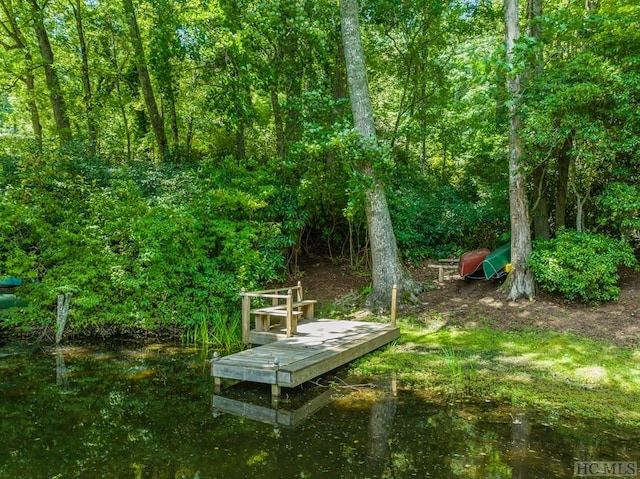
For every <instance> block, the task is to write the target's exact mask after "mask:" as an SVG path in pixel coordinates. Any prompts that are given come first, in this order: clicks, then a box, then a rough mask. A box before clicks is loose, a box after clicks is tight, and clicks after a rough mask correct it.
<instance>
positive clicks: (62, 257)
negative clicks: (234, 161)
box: [0, 153, 288, 331]
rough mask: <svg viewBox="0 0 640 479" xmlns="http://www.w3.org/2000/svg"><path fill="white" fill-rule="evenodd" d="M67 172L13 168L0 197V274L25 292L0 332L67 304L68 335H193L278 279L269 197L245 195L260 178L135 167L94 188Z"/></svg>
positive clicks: (68, 164)
mask: <svg viewBox="0 0 640 479" xmlns="http://www.w3.org/2000/svg"><path fill="white" fill-rule="evenodd" d="M78 161H79V160H78V159H77V158H74V157H70V156H64V155H63V154H61V153H50V154H45V155H31V156H28V157H27V156H25V158H23V159H21V160H18V161H17V172H16V176H15V178H14V181H12V182H11V184H9V185H7V186H6V187H5V188H4V190H3V192H2V201H1V202H0V218H1V219H0V265H1V267H0V269H1V270H2V271H3V273H4V274H12V275H15V276H17V277H21V278H23V279H24V280H25V286H24V287H23V289H22V291H21V293H22V295H23V296H24V297H26V298H27V299H28V304H29V306H28V307H27V308H24V309H20V310H11V312H10V313H7V314H8V316H5V317H4V318H3V322H4V324H5V325H21V326H27V327H34V326H35V327H38V326H40V327H41V326H46V325H49V324H50V323H51V322H52V312H53V307H54V305H55V299H56V296H57V294H59V293H62V292H73V293H74V296H73V298H72V308H71V316H70V318H71V323H70V326H71V327H72V328H73V327H75V328H80V329H97V330H99V331H109V328H112V327H116V328H153V327H156V326H172V327H175V326H178V327H184V328H188V329H191V330H196V329H198V328H200V330H202V327H201V325H202V321H203V318H213V316H216V315H217V317H220V318H222V317H226V315H227V314H230V313H231V312H233V311H235V310H236V309H237V308H238V301H237V293H238V291H239V290H240V288H242V287H248V288H254V287H256V286H258V285H262V284H264V283H266V282H269V281H272V280H274V279H276V278H278V277H279V275H281V274H282V272H283V268H284V259H283V252H284V251H283V247H282V245H283V244H286V243H287V242H288V239H287V238H285V237H284V236H283V235H282V233H281V228H280V225H279V223H278V222H277V221H273V220H271V219H268V218H266V217H265V215H264V210H265V206H266V205H267V200H268V199H269V194H268V191H270V190H271V191H273V190H274V189H273V188H268V187H264V188H255V189H254V188H253V186H254V185H252V184H251V181H252V180H254V181H257V182H261V181H262V180H263V179H264V178H265V177H267V176H268V175H267V173H266V172H265V171H262V170H261V171H259V173H257V174H255V175H254V176H253V177H251V174H250V173H249V172H248V171H246V170H244V171H240V170H239V169H236V170H233V169H232V168H221V167H220V166H221V165H220V162H206V161H205V162H203V163H201V164H200V165H199V168H197V169H195V168H190V167H187V166H185V167H182V168H176V167H172V168H153V167H149V166H146V167H143V166H142V165H138V166H137V167H136V168H130V169H124V168H113V169H112V173H111V176H110V177H109V178H101V181H100V182H98V181H97V180H96V179H90V178H89V176H90V175H88V174H87V173H86V171H92V169H91V168H88V167H87V168H84V172H83V171H82V170H83V169H81V168H78V167H77V162H78ZM222 161H224V160H222ZM85 166H86V165H85ZM241 174H244V175H246V176H245V177H242V176H240V175H241ZM235 175H238V176H235ZM136 178H137V179H139V181H136ZM242 182H244V183H245V184H244V187H243V186H242V185H240V183H242ZM255 191H259V192H260V193H257V194H256V193H254V192H255Z"/></svg>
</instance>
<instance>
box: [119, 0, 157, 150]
mask: <svg viewBox="0 0 640 479" xmlns="http://www.w3.org/2000/svg"><path fill="white" fill-rule="evenodd" d="M122 4H123V7H124V13H125V15H126V18H127V22H128V24H129V33H130V37H131V45H132V47H133V51H134V55H135V62H136V69H137V71H138V78H139V80H140V89H141V90H142V96H143V97H144V103H145V106H146V109H147V114H148V115H149V121H150V122H151V128H152V129H153V134H154V136H155V139H156V145H157V146H158V153H159V154H160V156H161V157H162V158H164V157H166V156H167V153H168V145H167V135H166V134H165V132H164V125H163V121H162V117H161V116H160V111H159V109H158V104H157V103H156V98H155V95H154V93H153V87H152V85H151V78H150V77H149V69H148V68H147V60H146V57H145V54H144V48H143V45H142V38H141V37H140V28H139V27H138V19H137V18H136V12H135V10H134V8H133V0H122Z"/></svg>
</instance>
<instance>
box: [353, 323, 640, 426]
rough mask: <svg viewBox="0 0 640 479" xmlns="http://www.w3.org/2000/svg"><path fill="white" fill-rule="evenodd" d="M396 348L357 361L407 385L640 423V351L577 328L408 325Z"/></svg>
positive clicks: (369, 371)
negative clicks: (574, 331) (577, 334)
mask: <svg viewBox="0 0 640 479" xmlns="http://www.w3.org/2000/svg"><path fill="white" fill-rule="evenodd" d="M401 330H402V336H401V338H400V339H399V340H398V341H396V343H395V344H394V345H393V346H391V347H388V348H385V349H383V350H380V351H378V352H376V353H374V354H371V355H368V356H366V357H365V358H362V359H360V360H359V361H357V362H355V363H354V368H355V370H356V371H357V372H358V373H360V374H365V375H375V374H379V373H387V372H390V371H395V372H397V374H398V377H399V379H400V380H401V382H403V383H404V384H409V385H411V386H412V387H419V388H424V389H428V390H430V391H433V392H435V393H442V394H448V393H450V392H451V391H456V392H457V393H463V394H468V395H470V396H479V397H482V398H492V399H499V400H507V401H513V402H515V403H518V404H521V405H529V406H535V407H543V408H554V409H558V410H561V411H564V412H565V413H567V414H577V415H581V416H584V417H594V418H601V419H606V420H614V421H616V422H620V423H627V424H634V425H640V410H639V408H638V406H637V398H638V397H640V355H639V354H638V351H637V350H631V349H627V348H620V347H616V346H614V345H612V344H610V343H608V342H605V341H597V340H593V339H587V338H579V337H575V336H572V335H570V334H560V333H554V332H538V331H524V332H513V331H501V330H495V329H490V328H486V327H481V328H478V329H471V328H468V329H460V328H457V327H452V326H447V327H442V328H439V329H437V330H433V329H428V330H425V329H423V328H421V327H419V326H416V325H415V323H412V324H409V325H408V324H406V323H402V324H401Z"/></svg>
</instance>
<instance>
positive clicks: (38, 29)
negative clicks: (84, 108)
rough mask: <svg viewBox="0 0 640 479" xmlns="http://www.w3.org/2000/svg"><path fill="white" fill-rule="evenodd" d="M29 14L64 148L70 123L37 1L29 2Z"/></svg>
mask: <svg viewBox="0 0 640 479" xmlns="http://www.w3.org/2000/svg"><path fill="white" fill-rule="evenodd" d="M30 5H31V12H32V14H33V29H34V31H35V33H36V37H37V39H38V46H39V48H40V54H41V56H42V67H43V68H44V75H45V78H46V80H47V87H48V89H49V100H50V101H51V108H52V110H53V118H54V120H55V122H56V133H57V135H58V138H59V140H60V145H61V146H64V145H65V144H66V143H68V142H69V140H70V139H71V122H70V121H69V116H68V115H67V104H66V102H65V99H64V95H63V92H62V86H61V85H60V79H59V78H58V73H57V70H56V68H55V65H54V56H53V49H52V48H51V41H50V40H49V34H48V32H47V30H46V28H45V24H44V10H43V8H42V7H41V6H40V4H39V3H38V0H30Z"/></svg>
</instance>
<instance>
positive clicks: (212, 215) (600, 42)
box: [0, 0, 640, 328]
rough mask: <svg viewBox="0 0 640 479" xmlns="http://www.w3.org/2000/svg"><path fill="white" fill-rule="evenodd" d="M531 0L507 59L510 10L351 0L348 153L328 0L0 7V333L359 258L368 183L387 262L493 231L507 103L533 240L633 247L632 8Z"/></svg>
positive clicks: (495, 242)
mask: <svg viewBox="0 0 640 479" xmlns="http://www.w3.org/2000/svg"><path fill="white" fill-rule="evenodd" d="M536 2H538V0H529V2H527V3H522V4H521V5H520V6H519V18H520V20H519V27H520V31H521V32H522V34H521V35H520V38H516V39H514V41H513V44H512V45H511V46H510V56H509V61H506V58H507V57H506V56H505V48H506V47H505V25H504V22H503V18H504V15H503V8H504V5H503V3H502V2H492V1H489V0H477V1H460V0H451V1H447V2H424V1H413V0H409V1H402V2H397V1H391V0H360V2H359V11H358V17H359V22H360V29H361V35H362V37H361V38H362V46H363V50H364V58H365V59H366V68H367V76H368V84H369V89H370V97H371V107H372V111H373V118H374V119H375V129H376V139H377V141H376V146H375V148H368V147H367V148H363V144H362V140H361V138H360V136H359V135H358V134H357V133H356V132H355V131H354V130H353V117H352V113H351V108H350V100H352V98H350V93H349V89H348V86H347V68H346V64H345V55H344V53H345V52H344V45H343V42H342V35H341V22H340V8H339V4H338V2H335V1H326V0H233V1H231V0H179V1H169V0H153V1H151V0H122V1H116V0H107V1H94V0H91V1H87V0H49V1H46V2H45V1H43V0H0V49H2V55H0V195H1V196H2V201H1V202H0V274H2V275H7V276H8V275H15V276H19V277H22V278H24V279H25V280H27V281H26V283H25V291H26V293H27V295H28V296H29V298H30V303H29V306H28V307H26V308H23V309H20V310H12V311H11V312H6V313H3V319H2V321H3V324H5V325H12V324H31V323H29V322H33V321H35V322H36V323H37V324H48V321H50V318H49V317H48V316H47V314H48V311H50V309H51V308H52V304H53V301H54V300H53V298H54V296H55V295H56V294H57V293H59V292H63V291H72V292H74V294H75V299H74V308H73V310H72V317H73V318H74V321H75V324H77V325H87V326H92V327H96V328H103V327H104V328H109V327H111V326H113V325H116V326H124V327H139V326H140V327H148V326H151V325H157V324H166V325H174V324H178V325H185V324H187V325H192V324H196V323H197V322H198V321H199V320H200V318H201V317H205V316H211V315H212V314H214V313H216V312H217V313H220V314H226V312H225V311H224V305H225V304H228V303H229V301H228V300H235V299H236V297H237V292H238V291H239V289H240V288H241V287H254V286H257V285H259V284H263V283H267V282H270V281H275V280H277V279H278V278H282V277H283V275H286V274H291V273H295V272H296V269H297V262H298V260H299V258H300V257H302V256H309V255H314V254H315V255H319V254H322V255H328V256H331V257H332V258H335V259H338V258H344V259H345V260H347V261H349V262H350V264H351V265H352V266H353V267H359V268H365V269H367V268H370V267H371V247H372V242H371V238H370V232H369V231H368V230H367V216H366V210H367V192H368V191H370V190H371V189H370V187H371V181H372V178H375V181H378V180H379V181H380V185H384V193H385V194H386V197H387V201H388V207H389V212H390V216H391V221H392V224H393V229H394V231H393V232H394V234H395V238H396V241H397V245H398V251H399V254H400V256H401V258H402V260H403V261H405V262H408V263H418V262H420V261H423V260H425V259H427V258H434V257H435V258H439V257H445V256H457V255H459V254H460V253H462V252H464V251H466V250H469V249H475V248H479V247H485V246H486V247H489V248H493V247H496V246H499V245H500V244H502V243H504V242H506V241H507V240H508V238H509V236H510V233H511V231H510V228H511V227H510V215H509V210H510V208H509V155H508V147H509V141H508V139H509V135H508V131H509V124H510V122H511V121H512V119H513V107H514V101H515V102H517V107H518V115H519V121H520V122H521V125H520V127H519V134H520V141H521V142H522V148H521V153H522V156H521V158H520V160H519V161H520V167H521V170H520V171H521V173H522V175H523V181H524V183H523V185H522V186H523V195H524V197H525V199H526V200H527V202H528V207H529V208H530V214H531V224H530V227H531V231H532V232H533V235H534V237H536V238H538V239H543V240H544V239H548V238H553V237H555V236H556V235H557V234H558V233H560V232H561V231H564V229H565V228H568V229H576V230H578V231H580V232H585V233H589V232H591V233H596V232H597V233H601V234H605V235H608V237H610V238H620V239H622V240H623V241H625V242H627V243H628V244H631V245H632V246H635V247H637V244H638V237H639V230H640V225H639V223H638V217H639V214H638V212H639V211H640V210H639V209H638V198H639V197H640V153H639V150H640V69H639V65H640V31H639V30H638V28H637V25H638V24H639V22H640V6H639V5H638V4H637V2H636V1H635V0H589V1H587V2H586V3H585V2H582V1H581V2H576V1H569V2H566V1H563V2H557V1H552V2H550V3H545V5H544V10H542V6H541V5H540V6H536ZM538 3H539V2H538ZM516 75H517V76H518V77H520V78H521V90H520V92H519V94H518V96H517V98H515V99H514V97H513V95H512V94H509V92H508V91H507V83H508V82H507V80H508V79H509V78H514V76H516ZM363 164H366V165H368V167H370V172H371V173H373V174H374V176H370V175H367V174H364V173H366V172H364V173H363V168H362V165H363ZM194 305H196V306H194ZM217 313H216V314H217Z"/></svg>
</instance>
